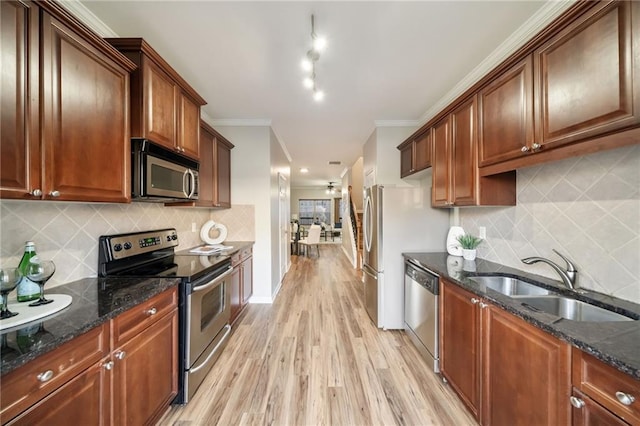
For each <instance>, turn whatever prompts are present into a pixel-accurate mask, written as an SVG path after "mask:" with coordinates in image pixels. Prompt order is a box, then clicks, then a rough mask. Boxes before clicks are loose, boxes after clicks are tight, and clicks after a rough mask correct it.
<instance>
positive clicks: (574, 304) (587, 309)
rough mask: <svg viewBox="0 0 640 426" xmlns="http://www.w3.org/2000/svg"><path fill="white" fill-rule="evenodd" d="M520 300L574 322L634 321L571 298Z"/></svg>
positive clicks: (525, 298)
mask: <svg viewBox="0 0 640 426" xmlns="http://www.w3.org/2000/svg"><path fill="white" fill-rule="evenodd" d="M518 300H519V301H520V302H522V305H524V306H525V307H529V308H533V310H538V311H542V312H545V313H547V314H551V315H556V316H559V317H561V318H565V319H569V320H573V321H591V322H608V321H633V319H632V318H629V317H626V316H624V315H621V314H618V313H615V312H611V311H608V310H606V309H603V308H600V307H598V306H594V305H590V304H589V303H586V302H582V301H580V300H576V299H571V298H569V297H563V296H554V295H551V296H540V297H520V298H518Z"/></svg>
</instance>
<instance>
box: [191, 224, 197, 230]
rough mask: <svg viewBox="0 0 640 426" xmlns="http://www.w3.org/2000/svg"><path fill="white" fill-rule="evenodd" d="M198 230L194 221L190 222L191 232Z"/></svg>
mask: <svg viewBox="0 0 640 426" xmlns="http://www.w3.org/2000/svg"><path fill="white" fill-rule="evenodd" d="M197 230H198V228H197V227H196V223H195V222H191V232H196V231H197Z"/></svg>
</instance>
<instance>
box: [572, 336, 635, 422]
mask: <svg viewBox="0 0 640 426" xmlns="http://www.w3.org/2000/svg"><path fill="white" fill-rule="evenodd" d="M572 382H573V395H572V397H571V400H570V403H571V405H572V406H573V424H574V425H626V424H632V425H638V424H640V380H636V379H634V378H633V377H631V376H629V375H626V374H624V373H622V372H621V371H618V370H616V369H615V368H613V367H611V366H609V365H606V364H605V363H603V362H602V361H600V360H598V359H596V358H594V357H593V356H591V355H589V354H587V353H585V352H583V351H581V350H580V349H577V348H573V353H572Z"/></svg>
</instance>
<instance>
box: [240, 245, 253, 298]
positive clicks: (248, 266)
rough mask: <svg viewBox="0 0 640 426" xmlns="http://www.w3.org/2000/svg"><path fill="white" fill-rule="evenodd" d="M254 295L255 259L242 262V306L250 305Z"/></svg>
mask: <svg viewBox="0 0 640 426" xmlns="http://www.w3.org/2000/svg"><path fill="white" fill-rule="evenodd" d="M252 294H253V257H249V258H248V259H246V260H245V261H244V262H242V306H244V305H246V304H247V303H249V299H251V295H252Z"/></svg>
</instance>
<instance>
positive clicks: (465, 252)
mask: <svg viewBox="0 0 640 426" xmlns="http://www.w3.org/2000/svg"><path fill="white" fill-rule="evenodd" d="M462 257H464V259H465V260H475V259H476V249H462Z"/></svg>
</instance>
